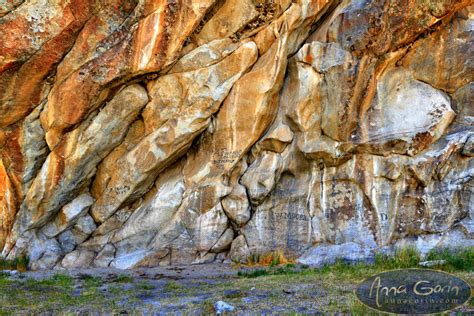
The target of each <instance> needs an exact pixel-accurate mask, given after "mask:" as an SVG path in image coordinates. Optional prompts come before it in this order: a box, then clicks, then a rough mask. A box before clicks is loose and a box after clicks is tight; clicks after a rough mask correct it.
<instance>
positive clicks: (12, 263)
mask: <svg viewBox="0 0 474 316" xmlns="http://www.w3.org/2000/svg"><path fill="white" fill-rule="evenodd" d="M29 263H30V258H29V257H28V256H25V255H21V256H19V257H17V258H15V259H13V260H7V259H2V258H0V270H18V271H22V272H24V271H26V270H27V269H28V264H29Z"/></svg>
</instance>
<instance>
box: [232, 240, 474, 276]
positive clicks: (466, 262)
mask: <svg viewBox="0 0 474 316" xmlns="http://www.w3.org/2000/svg"><path fill="white" fill-rule="evenodd" d="M425 260H444V261H446V263H445V264H442V265H439V266H436V267H433V268H435V269H438V270H443V271H448V272H454V271H467V272H471V271H474V270H473V269H474V247H469V248H464V249H454V250H449V249H445V250H436V251H432V252H430V253H428V255H427V256H426V258H424V259H422V257H421V255H420V253H419V252H417V251H416V250H415V249H414V248H403V249H399V250H397V251H395V253H394V254H390V255H388V254H387V255H385V254H377V255H376V256H375V262H374V264H373V265H368V264H366V263H358V264H349V263H346V262H343V261H342V260H336V262H335V263H334V264H331V265H326V266H324V267H322V268H319V269H311V268H309V267H308V266H301V267H297V266H295V265H294V264H287V265H285V266H280V267H276V266H270V267H268V268H258V269H253V270H241V271H239V272H238V273H237V275H238V276H239V277H242V278H257V277H263V276H270V275H291V274H296V273H299V274H308V273H317V274H330V273H332V274H338V275H341V276H344V277H346V276H347V275H348V274H349V275H352V276H353V277H356V278H358V277H361V276H362V275H366V274H367V273H366V272H367V271H371V272H373V273H377V272H381V271H386V270H394V269H406V268H421V267H420V266H419V263H420V262H421V261H425Z"/></svg>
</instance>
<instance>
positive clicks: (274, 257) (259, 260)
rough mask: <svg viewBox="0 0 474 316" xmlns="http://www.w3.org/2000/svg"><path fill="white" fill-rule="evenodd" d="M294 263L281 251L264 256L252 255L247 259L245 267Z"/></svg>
mask: <svg viewBox="0 0 474 316" xmlns="http://www.w3.org/2000/svg"><path fill="white" fill-rule="evenodd" d="M289 263H295V260H294V259H290V258H287V257H286V256H285V254H284V252H283V251H281V250H276V251H272V252H268V253H265V254H258V253H255V254H252V255H250V256H249V258H248V259H247V262H246V265H247V266H276V265H280V264H289Z"/></svg>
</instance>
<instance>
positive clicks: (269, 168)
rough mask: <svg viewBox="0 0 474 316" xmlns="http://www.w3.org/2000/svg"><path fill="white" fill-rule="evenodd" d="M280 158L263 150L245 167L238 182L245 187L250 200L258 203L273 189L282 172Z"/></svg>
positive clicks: (255, 203)
mask: <svg viewBox="0 0 474 316" xmlns="http://www.w3.org/2000/svg"><path fill="white" fill-rule="evenodd" d="M282 167H283V166H282V159H281V157H280V155H279V154H276V153H273V152H269V151H268V152H263V153H262V155H261V156H259V158H258V159H257V160H256V161H255V162H254V163H253V164H252V165H250V167H249V168H248V169H247V171H246V172H245V173H244V175H243V176H242V178H241V180H240V182H241V183H242V184H243V185H244V186H245V187H246V188H247V192H248V194H249V198H250V201H252V204H254V205H258V204H260V203H261V202H262V201H263V199H264V198H265V197H266V196H267V195H268V193H270V191H271V190H273V188H274V186H275V184H276V183H278V180H279V178H280V174H281V172H282Z"/></svg>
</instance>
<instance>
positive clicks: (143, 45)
mask: <svg viewBox="0 0 474 316" xmlns="http://www.w3.org/2000/svg"><path fill="white" fill-rule="evenodd" d="M473 25H474V7H473V6H472V1H469V0H459V1H448V0H446V1H444V0H441V1H425V0H416V1H408V2H407V1H383V0H367V1H356V0H352V1H350V0H345V1H336V0H296V1H274V0H272V1H270V0H268V1H267V0H245V1H233V0H222V1H215V0H205V1H203V0H201V1H197V0H180V1H150V0H142V1H137V0H112V1H107V2H104V1H97V0H87V1H74V0H72V1H66V2H65V1H49V2H47V4H46V3H45V2H44V1H36V0H27V1H7V2H6V3H5V4H0V249H1V250H2V253H1V255H2V256H3V257H6V258H10V259H11V258H15V257H16V256H19V255H21V254H26V255H28V256H29V257H30V260H31V268H33V269H52V268H80V267H108V266H111V267H117V268H133V267H140V266H144V267H149V266H156V265H170V264H191V263H203V262H213V261H226V260H227V261H230V260H234V261H245V260H246V258H247V257H248V256H250V255H252V254H256V253H258V254H264V253H266V252H270V251H275V250H280V251H283V252H284V253H285V254H286V255H287V256H289V257H294V258H297V257H300V259H299V260H300V262H303V263H308V264H313V265H321V264H325V263H328V262H332V261H334V260H335V257H336V256H335V255H334V254H337V256H338V257H341V258H346V260H349V261H359V260H371V258H373V254H374V253H375V252H377V251H386V249H387V248H393V247H399V246H406V245H413V246H415V247H418V248H419V249H420V250H421V251H422V252H423V253H425V252H427V251H429V250H430V249H432V248H434V247H446V246H456V245H457V246H474V194H473V193H474V191H473V190H474V189H473V185H474V160H473V156H474V150H473V148H474V126H473V124H474V107H473V104H474V102H473V101H474V63H473V61H472V58H470V57H471V55H472V51H473V50H474V43H473Z"/></svg>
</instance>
